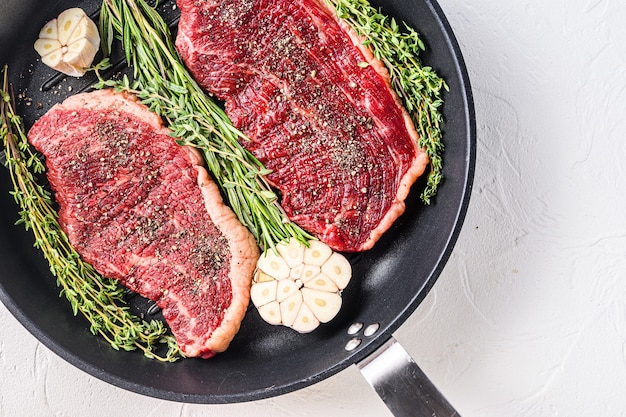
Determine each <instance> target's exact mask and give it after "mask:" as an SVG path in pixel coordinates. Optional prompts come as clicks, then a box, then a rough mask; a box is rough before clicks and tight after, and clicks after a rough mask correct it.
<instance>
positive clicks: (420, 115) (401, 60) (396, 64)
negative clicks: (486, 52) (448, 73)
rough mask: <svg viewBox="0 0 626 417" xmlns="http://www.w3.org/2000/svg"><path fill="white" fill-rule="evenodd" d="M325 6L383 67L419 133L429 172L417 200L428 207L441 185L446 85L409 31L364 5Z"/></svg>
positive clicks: (359, 0) (360, 1) (351, 0)
mask: <svg viewBox="0 0 626 417" xmlns="http://www.w3.org/2000/svg"><path fill="white" fill-rule="evenodd" d="M327 2H328V3H329V4H330V5H331V6H332V7H334V8H335V10H336V11H337V15H338V16H339V18H341V19H344V20H345V21H346V22H347V23H348V24H349V25H350V26H351V27H352V28H353V29H354V30H355V32H356V33H357V35H358V36H360V37H362V38H363V44H364V45H366V46H368V47H369V48H370V50H371V51H372V53H373V54H374V56H375V57H376V58H378V59H379V60H381V61H382V62H383V63H384V64H385V66H386V67H387V70H388V71H389V75H390V78H391V84H392V86H393V88H394V90H395V91H396V93H397V94H398V96H399V97H400V99H401V100H402V103H403V104H404V106H405V108H406V110H407V111H408V112H409V115H410V116H411V119H412V120H413V122H414V124H415V127H416V129H417V132H418V133H419V136H420V138H419V146H420V147H422V148H423V149H425V150H426V153H427V154H428V156H429V158H430V171H429V173H428V178H427V182H426V187H425V189H424V190H423V191H422V194H421V199H422V201H423V202H424V203H426V204H430V202H431V199H432V198H433V197H434V195H435V194H436V193H437V188H438V187H439V184H440V183H441V181H442V179H443V176H442V169H443V161H442V153H443V150H444V145H443V142H442V141H441V136H442V134H441V127H440V124H441V123H442V122H443V117H442V115H441V112H440V107H441V105H442V104H443V99H442V92H443V91H442V90H444V89H445V90H447V89H448V86H447V84H446V83H445V81H444V80H443V79H442V78H440V77H439V76H438V75H437V73H436V72H435V71H434V70H433V68H431V67H429V66H425V65H422V62H421V60H420V57H419V55H420V53H421V51H424V50H425V45H424V42H423V41H422V39H421V38H420V36H419V34H418V33H417V32H416V31H415V30H414V29H412V28H411V27H410V26H408V25H406V24H405V25H404V29H402V28H401V27H400V25H399V24H398V23H397V22H396V20H395V19H393V18H389V16H386V15H384V14H383V13H381V12H380V11H379V10H377V9H376V8H374V7H373V6H372V5H370V3H369V2H368V0H327Z"/></svg>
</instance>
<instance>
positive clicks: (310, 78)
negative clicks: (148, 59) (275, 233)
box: [176, 0, 428, 251]
mask: <svg viewBox="0 0 626 417" xmlns="http://www.w3.org/2000/svg"><path fill="white" fill-rule="evenodd" d="M177 3H178V6H179V8H180V10H181V19H180V23H179V26H178V35H177V39H176V46H177V48H178V50H179V53H180V54H181V56H182V58H183V60H184V61H185V63H186V65H187V66H188V68H189V70H190V72H191V73H192V74H193V75H194V77H195V78H196V80H197V81H198V83H199V84H200V85H201V86H202V87H203V88H205V89H206V90H207V91H209V92H210V93H212V94H214V95H215V96H216V97H218V98H219V99H221V100H223V101H224V102H225V107H226V112H227V114H228V116H229V117H230V118H231V120H232V121H233V123H234V125H235V126H236V127H238V128H239V129H241V130H242V131H243V132H244V133H245V134H246V135H247V136H248V137H249V138H250V141H243V142H242V143H243V144H244V146H245V147H246V148H248V149H249V150H250V151H251V152H252V153H253V154H254V155H255V156H256V157H258V158H259V159H260V160H261V162H263V163H264V164H265V166H266V167H267V168H269V169H270V170H272V171H273V172H272V174H270V175H269V176H268V179H269V180H270V181H271V182H272V184H273V185H274V186H276V187H277V189H278V190H279V191H280V193H281V195H282V206H283V208H284V209H285V212H286V213H287V215H288V216H289V217H290V219H291V220H293V221H294V222H296V223H297V224H299V225H300V226H301V227H303V228H304V229H306V230H308V231H310V232H312V233H313V234H315V235H316V236H317V237H319V238H320V240H322V241H324V242H326V243H327V244H329V245H330V246H331V247H333V248H334V249H336V250H341V251H361V250H366V249H369V248H371V247H372V246H373V245H374V243H375V242H376V241H377V240H378V238H379V237H380V236H381V235H382V233H383V232H385V231H386V230H387V229H388V228H389V227H390V226H391V224H392V223H393V222H394V221H395V219H397V217H398V216H400V215H401V214H402V213H403V212H404V208H405V205H404V200H405V199H406V196H407V194H408V192H409V188H410V187H411V185H412V184H413V183H414V182H415V180H416V178H417V177H419V176H420V175H421V174H422V173H423V172H424V170H425V167H426V165H427V163H428V157H427V156H426V154H425V153H424V152H423V151H422V150H421V149H420V148H419V147H418V144H417V140H418V137H417V133H416V131H415V128H414V126H413V124H412V122H411V120H410V118H409V117H408V114H407V113H406V111H405V110H404V109H403V108H402V106H401V104H400V102H399V100H398V97H397V96H396V95H395V93H394V92H393V91H392V89H391V88H390V87H389V80H388V73H387V72H386V70H385V68H384V66H383V65H382V63H381V62H380V61H378V60H376V59H374V58H373V56H372V54H371V53H370V52H369V51H368V50H367V49H366V48H364V47H363V46H361V44H360V41H359V40H358V39H357V37H356V35H354V33H353V32H352V30H351V29H350V28H349V27H347V26H346V25H345V24H344V23H341V22H340V21H339V19H338V18H337V17H336V15H335V14H334V12H333V11H332V10H330V9H329V8H328V7H326V6H325V5H324V4H322V2H319V1H316V0H271V1H268V0H219V1H216V0H207V1H204V0H202V1H198V0H177ZM364 63H367V64H366V65H364Z"/></svg>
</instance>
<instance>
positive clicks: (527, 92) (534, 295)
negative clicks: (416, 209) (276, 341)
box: [0, 0, 626, 417]
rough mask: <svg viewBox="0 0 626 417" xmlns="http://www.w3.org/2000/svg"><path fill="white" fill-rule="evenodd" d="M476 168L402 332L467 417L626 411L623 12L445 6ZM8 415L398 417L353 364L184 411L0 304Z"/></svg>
mask: <svg viewBox="0 0 626 417" xmlns="http://www.w3.org/2000/svg"><path fill="white" fill-rule="evenodd" d="M440 4H441V6H442V8H443V9H444V11H445V12H446V14H447V16H448V19H449V20H450V23H451V25H452V27H453V29H454V31H455V33H456V36H457V38H458V40H459V43H460V45H461V48H462V50H463V53H464V55H465V59H466V62H467V66H468V70H469V73H470V77H471V80H472V85H473V89H474V98H475V102H476V115H477V121H478V122H477V124H478V158H477V164H476V165H477V170H476V180H475V187H474V192H473V196H472V201H471V204H470V209H469V213H468V216H467V219H466V222H465V226H464V229H463V231H462V233H461V236H460V238H459V241H458V244H457V246H456V248H455V250H454V252H453V255H452V257H451V259H450V262H449V263H448V265H447V267H446V269H445V271H444V273H443V274H442V276H441V277H440V279H439V281H438V282H437V284H436V285H435V287H434V289H433V291H432V292H431V293H430V294H429V295H428V297H427V298H426V300H425V301H424V303H423V304H422V305H421V306H420V307H419V308H418V310H417V311H416V312H415V313H414V314H413V315H412V317H411V318H410V319H409V320H408V321H407V322H406V323H405V324H404V325H403V326H402V328H401V329H400V330H399V331H398V332H397V334H396V337H397V339H398V340H399V341H400V342H401V343H402V344H403V345H404V346H405V348H407V350H408V351H409V352H410V353H411V354H412V355H413V357H414V358H415V359H416V361H417V362H418V363H419V364H420V365H421V366H422V368H423V369H424V371H425V372H426V373H427V375H429V376H430V377H431V378H432V380H433V381H434V382H435V383H436V384H437V385H438V386H439V387H440V389H441V391H442V392H443V393H444V394H445V395H446V396H447V397H448V399H449V400H450V402H451V403H452V404H453V405H454V406H455V407H456V408H457V409H458V410H459V412H460V413H461V415H462V416H464V417H471V416H481V417H483V416H487V417H491V416H493V417H506V416H513V417H518V416H520V417H521V416H524V417H540V416H541V417H543V416H550V417H551V416H566V417H569V416H577V417H587V416H588V417H598V416H600V417H604V416H625V415H626V391H625V388H626V305H625V304H626V256H625V250H626V216H625V215H624V214H625V213H624V208H625V206H626V204H625V203H626V196H625V190H626V163H625V162H624V159H625V157H626V91H625V89H626V23H625V21H626V2H624V1H623V0H552V1H546V0H516V1H513V0H475V1H467V0H440ZM0 326H1V330H0V416H2V417H5V416H6V417H15V416H29V417H51V416H54V417H74V416H92V417H100V416H102V417H105V416H106V417H118V416H119V417H125V416H131V415H140V416H144V417H172V416H181V417H196V416H215V417H219V416H224V417H226V416H229V417H230V416H232V417H235V416H236V417H246V416H255V417H256V416H270V417H282V416H329V417H332V416H359V417H361V416H389V415H390V414H389V412H388V411H387V410H386V408H385V406H384V405H382V402H380V400H378V398H377V397H376V396H375V395H373V391H372V390H371V388H369V386H368V385H367V384H366V382H365V381H364V380H363V379H362V378H361V376H360V374H359V373H358V371H357V370H356V369H355V368H354V367H352V368H349V369H348V370H346V371H344V372H341V373H340V374H338V375H336V376H334V377H332V378H330V379H328V380H326V381H323V382H321V383H319V384H317V385H315V386H313V387H310V388H307V389H304V390H302V391H299V392H295V393H292V394H288V395H285V396H282V397H278V398H274V399H269V400H263V401H258V402H253V403H246V404H235V405H227V406H215V405H183V404H177V403H172V402H166V401H159V400H155V399H151V398H147V397H143V396H140V395H137V394H133V393H128V392H125V391H122V390H120V389H118V388H115V387H113V386H110V385H108V384H106V383H103V382H101V381H99V380H95V379H93V378H91V377H90V376H88V375H86V374H85V373H83V372H82V371H79V370H77V369H75V368H73V367H72V366H70V365H68V364H67V363H65V362H64V361H62V360H61V359H59V358H58V357H57V356H56V355H54V354H52V353H51V352H50V351H49V350H48V349H47V348H45V347H44V346H42V345H41V344H39V343H38V342H37V341H36V340H35V339H34V338H33V337H32V336H31V335H30V334H28V333H27V332H26V330H24V329H23V328H22V327H21V325H19V324H18V323H17V321H16V320H15V319H14V318H13V317H12V316H11V315H10V314H9V313H8V312H7V310H6V308H4V306H0Z"/></svg>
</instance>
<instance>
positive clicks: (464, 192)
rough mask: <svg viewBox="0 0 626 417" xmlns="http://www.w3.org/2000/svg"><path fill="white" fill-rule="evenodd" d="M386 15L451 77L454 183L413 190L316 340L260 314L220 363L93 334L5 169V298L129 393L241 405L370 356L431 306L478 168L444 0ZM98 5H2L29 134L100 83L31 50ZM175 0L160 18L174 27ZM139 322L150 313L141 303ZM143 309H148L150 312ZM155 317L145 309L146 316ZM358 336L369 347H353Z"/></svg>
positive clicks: (80, 361) (448, 124) (250, 317)
mask: <svg viewBox="0 0 626 417" xmlns="http://www.w3.org/2000/svg"><path fill="white" fill-rule="evenodd" d="M374 4H375V5H377V6H381V7H382V8H383V10H384V12H385V13H387V14H389V15H391V16H395V17H396V18H397V19H398V20H404V21H406V22H407V23H409V24H410V25H411V26H413V27H414V28H416V29H417V30H418V31H419V32H420V33H421V34H422V36H423V38H424V39H425V41H426V44H427V48H428V51H427V52H426V53H424V54H423V56H422V58H423V61H424V62H425V63H426V64H428V65H430V66H432V67H434V68H435V69H436V70H437V71H438V73H439V74H440V75H441V76H443V77H444V78H445V80H446V81H447V83H448V85H449V87H450V90H449V92H448V93H447V94H445V105H444V108H443V112H444V117H445V125H444V141H445V146H446V150H445V159H444V162H445V165H444V175H445V182H444V183H443V185H442V186H441V188H440V191H439V194H438V195H437V197H436V199H435V201H434V203H433V204H432V205H430V206H424V205H422V204H421V202H420V200H419V193H420V189H421V188H422V186H423V183H418V184H416V185H415V187H414V190H413V192H412V194H411V195H410V197H409V199H408V207H407V211H406V213H405V214H404V215H403V216H402V217H401V218H400V219H399V220H398V221H397V222H396V223H395V224H394V225H393V227H392V228H391V229H390V230H389V231H388V232H387V233H386V235H385V236H384V237H383V239H382V240H381V241H380V242H379V243H378V244H377V245H376V247H375V248H374V249H373V250H371V251H368V252H365V253H362V254H359V255H355V256H352V257H351V258H350V260H351V263H352V265H353V272H354V277H353V279H352V281H351V283H350V284H349V286H348V288H346V290H345V291H344V294H343V296H344V305H343V307H342V311H341V312H340V314H339V316H338V317H337V318H335V319H334V320H333V321H332V322H331V323H329V324H327V325H323V326H321V327H320V328H318V330H316V331H315V332H313V333H310V334H306V335H302V334H297V333H295V332H294V331H292V330H290V329H287V328H282V327H275V326H269V325H267V324H265V323H264V322H262V320H261V319H260V318H259V316H258V314H257V313H256V311H255V310H254V309H250V310H249V311H248V313H247V316H246V318H245V320H244V322H243V325H242V328H241V331H240V332H239V334H238V335H237V336H236V338H235V339H234V341H233V343H232V345H231V346H230V348H229V349H228V351H226V352H225V353H222V354H220V355H218V356H216V357H214V358H212V359H210V360H201V359H185V360H180V361H178V362H176V363H168V364H163V363H159V362H157V361H154V360H150V359H146V358H144V357H143V356H142V355H141V354H140V353H138V352H130V353H129V352H118V351H115V350H113V349H112V348H111V347H110V346H109V345H108V344H107V343H106V342H105V341H103V340H102V339H101V338H99V337H96V336H93V335H92V334H91V333H90V332H89V329H88V325H87V323H86V321H85V320H84V319H83V318H82V317H80V316H78V317H75V316H74V315H73V314H72V310H71V308H70V306H69V304H68V302H67V301H66V300H65V299H64V298H62V297H59V289H58V288H57V287H56V283H55V279H54V278H53V277H52V276H51V275H50V273H49V270H48V266H47V264H46V262H45V261H44V260H43V258H42V256H41V255H40V253H39V252H38V251H37V250H36V249H34V248H33V237H32V235H31V234H30V232H27V231H25V230H24V228H23V227H22V226H15V225H14V223H15V221H16V220H17V206H16V205H15V203H14V201H13V199H12V197H11V196H10V195H9V189H10V180H9V176H8V173H7V172H6V171H5V170H4V169H0V261H1V264H2V272H1V275H0V298H1V299H2V301H3V302H4V303H5V305H6V306H7V307H8V308H9V310H10V311H11V312H12V313H13V314H14V315H15V317H17V319H18V320H19V321H20V322H21V323H22V324H23V325H24V326H25V327H26V328H27V329H28V330H29V331H30V332H31V333H32V334H33V335H35V337H37V338H38V339H39V340H40V341H41V342H42V343H44V344H45V345H46V346H48V347H49V348H50V349H51V350H53V351H54V352H56V353H57V354H58V355H59V356H61V357H63V358H64V359H66V360H67V361H68V362H70V363H72V364H73V365H75V366H77V367H78V368H80V369H82V370H84V371H86V372H88V373H90V374H92V375H94V376H95V377H97V378H100V379H102V380H104V381H107V382H109V383H112V384H114V385H117V386H120V387H122V388H125V389H128V390H131V391H135V392H138V393H142V394H145V395H149V396H154V397H158V398H163V399H169V400H175V401H181V402H196V403H228V402H241V401H249V400H255V399H260V398H264V397H270V396H275V395H280V394H283V393H286V392H290V391H293V390H297V389H300V388H302V387H305V386H307V385H310V384H313V383H315V382H318V381H320V380H322V379H324V378H327V377H329V376H330V375H333V374H334V373H336V372H339V371H341V370H342V369H344V368H346V367H347V366H349V365H351V364H354V363H356V362H358V361H361V360H362V359H364V358H366V357H367V356H368V355H370V354H371V353H372V352H373V351H375V350H376V349H377V348H378V347H379V346H380V345H382V344H383V343H384V342H385V341H386V340H387V339H388V338H389V336H390V335H391V333H392V332H393V331H395V330H396V329H397V328H398V327H399V326H400V325H401V324H402V323H403V322H404V320H405V319H406V318H407V317H408V316H409V315H410V314H411V313H412V312H413V311H414V310H415V308H416V307H417V306H418V304H419V303H420V302H421V301H422V300H423V298H424V297H425V295H426V293H427V292H428V290H429V289H430V288H431V287H432V285H433V284H434V282H435V280H436V278H437V277H438V275H439V274H440V272H441V270H442V269H443V267H444V264H445V262H446V261H447V259H448V257H449V255H450V252H451V251H452V248H453V246H454V243H455V240H456V238H457V235H458V233H459V231H460V228H461V223H462V221H463V217H464V215H465V211H466V208H467V204H468V200H469V195H470V191H471V183H472V178H473V168H474V160H475V154H474V152H475V122H474V113H473V103H472V97H471V92H470V86H469V81H468V77H467V73H466V70H465V67H464V63H463V59H462V57H461V53H460V51H459V48H458V45H457V43H456V40H455V39H454V36H453V34H452V31H451V30H450V27H449V26H448V23H447V21H446V19H445V17H444V15H443V13H442V11H441V9H440V8H439V6H438V5H437V4H436V3H435V1H434V0H405V1H401V0H382V1H380V0H378V1H375V2H374ZM99 5H100V2H99V1H83V2H80V1H77V0H63V1H55V2H40V1H36V0H3V2H1V3H0V65H3V64H4V63H8V64H9V69H10V79H11V81H12V82H13V84H14V86H15V89H16V91H17V93H19V97H20V99H19V104H18V110H19V112H20V114H21V115H22V116H23V117H24V120H25V122H26V124H27V126H30V124H32V122H33V121H34V120H35V119H36V118H38V117H40V116H41V115H42V114H43V113H44V112H45V111H46V110H47V109H49V108H50V106H51V105H52V104H54V103H56V102H58V101H61V100H62V99H64V98H65V97H67V96H69V95H71V94H75V93H76V92H78V91H80V90H82V89H84V88H87V87H88V86H89V85H90V84H92V83H93V82H94V79H93V78H91V77H90V76H89V75H88V76H86V77H85V78H84V79H80V80H77V79H70V78H64V77H59V76H58V75H56V73H55V72H54V71H53V70H51V69H49V68H47V67H45V66H44V65H42V64H40V63H39V61H38V60H37V56H36V53H35V51H34V50H33V47H32V45H33V42H34V40H35V39H36V37H37V34H38V32H39V29H40V28H41V26H43V24H44V23H45V22H46V21H47V20H49V19H51V18H53V17H55V16H57V15H58V14H59V13H60V12H61V11H62V10H64V9H66V8H68V7H75V6H80V7H82V8H83V9H85V10H86V11H87V12H88V13H92V14H95V13H96V12H97V11H98V10H99ZM173 5H174V2H173V1H166V2H162V4H161V5H160V6H159V10H160V11H161V12H162V13H164V15H165V16H166V18H167V19H168V20H170V21H173V22H175V20H176V16H177V10H176V9H175V8H174V7H173ZM132 302H133V305H134V306H135V307H134V308H136V309H137V311H138V314H143V313H145V309H146V306H145V305H144V303H142V302H141V301H140V300H139V301H138V297H136V298H134V299H133V300H132ZM141 310H144V311H141ZM146 314H147V313H146ZM353 323H363V324H364V325H365V326H367V325H369V324H373V323H377V324H379V325H380V327H379V330H378V331H377V332H376V333H375V334H374V335H373V336H365V335H363V333H362V332H360V333H357V334H356V335H349V334H348V332H347V330H348V328H349V327H350V325H351V324H353ZM353 337H356V338H359V339H360V340H361V344H360V345H359V346H358V347H357V348H356V349H354V350H352V351H348V350H346V349H345V346H346V344H347V342H348V341H349V340H350V339H352V338H353Z"/></svg>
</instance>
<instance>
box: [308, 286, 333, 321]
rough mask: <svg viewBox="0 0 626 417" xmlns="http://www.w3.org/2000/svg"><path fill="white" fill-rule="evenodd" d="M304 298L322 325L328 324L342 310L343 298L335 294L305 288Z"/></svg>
mask: <svg viewBox="0 0 626 417" xmlns="http://www.w3.org/2000/svg"><path fill="white" fill-rule="evenodd" d="M302 298H303V300H304V303H305V304H306V305H307V306H308V307H309V308H310V309H311V311H312V312H313V314H315V317H317V319H318V320H319V321H320V322H321V323H328V322H329V321H330V320H332V319H333V318H334V317H335V316H336V315H337V313H339V310H340V309H341V303H342V301H341V296H340V295H339V294H337V293H334V292H326V291H318V290H313V289H310V288H303V289H302Z"/></svg>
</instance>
